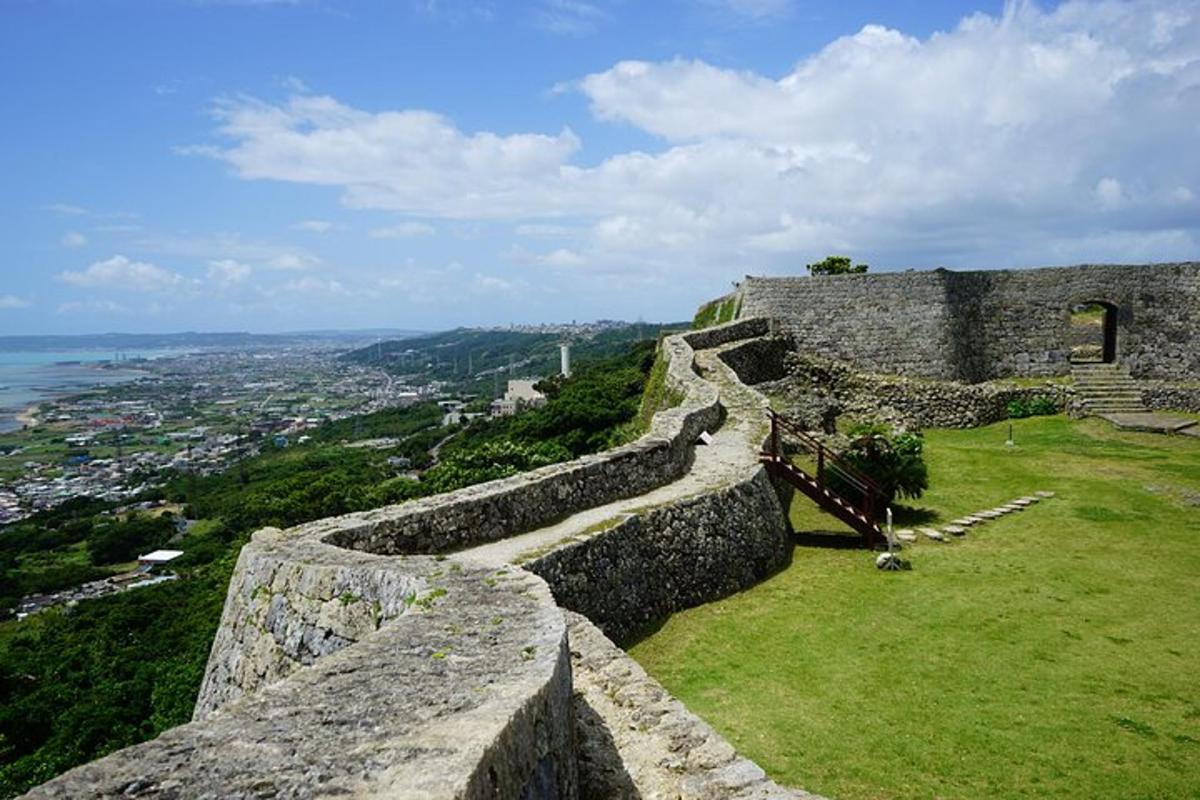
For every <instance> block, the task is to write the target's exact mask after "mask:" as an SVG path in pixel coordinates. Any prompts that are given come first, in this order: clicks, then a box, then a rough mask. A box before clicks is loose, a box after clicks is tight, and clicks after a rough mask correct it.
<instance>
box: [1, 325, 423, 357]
mask: <svg viewBox="0 0 1200 800" xmlns="http://www.w3.org/2000/svg"><path fill="white" fill-rule="evenodd" d="M426 333H427V331H414V330H404V329H397V328H369V329H364V330H347V331H340V330H325V331H290V332H286V333H248V332H245V331H229V332H219V333H201V332H196V331H182V332H180V333H99V334H83V335H62V334H55V335H46V336H0V352H15V351H42V350H90V349H96V350H161V349H172V348H187V347H250V346H270V345H274V346H278V345H288V344H313V343H317V342H322V341H328V342H330V343H341V344H346V345H353V344H361V343H362V341H363V340H366V339H380V338H387V339H401V340H402V339H405V338H409V337H413V336H421V335H424V334H426Z"/></svg>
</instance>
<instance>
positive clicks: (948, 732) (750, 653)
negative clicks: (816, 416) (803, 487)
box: [631, 417, 1200, 799]
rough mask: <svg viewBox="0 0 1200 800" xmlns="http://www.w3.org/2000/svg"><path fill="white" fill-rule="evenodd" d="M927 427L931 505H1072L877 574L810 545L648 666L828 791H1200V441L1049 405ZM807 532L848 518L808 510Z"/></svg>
mask: <svg viewBox="0 0 1200 800" xmlns="http://www.w3.org/2000/svg"><path fill="white" fill-rule="evenodd" d="M1014 424H1015V432H1016V441H1017V447H1015V448H1013V449H1007V448H1005V446H1004V440H1005V438H1006V434H1007V423H1004V424H1002V425H994V426H991V427H988V428H981V429H977V430H970V431H940V430H939V431H929V432H928V433H927V459H928V461H929V464H930V474H931V486H932V487H933V488H932V489H931V490H930V492H929V493H928V494H927V495H926V496H925V497H923V498H921V500H920V501H919V502H918V505H919V506H921V507H922V508H923V509H924V511H923V512H922V514H924V515H925V516H928V517H930V518H933V519H935V520H938V521H943V522H944V521H948V520H949V519H952V518H954V517H957V516H960V515H962V514H965V513H967V512H972V511H976V510H980V509H984V508H989V507H992V506H995V505H997V504H999V503H1001V502H1003V501H1007V500H1009V499H1011V498H1014V497H1018V496H1021V495H1025V494H1029V493H1031V492H1033V491H1035V490H1039V489H1047V490H1052V491H1055V492H1057V493H1058V496H1057V497H1056V498H1054V499H1051V500H1048V501H1045V502H1042V503H1040V504H1038V505H1036V506H1034V507H1033V508H1031V509H1029V510H1027V511H1023V512H1020V513H1017V514H1013V515H1011V516H1009V517H1007V518H1003V519H1000V520H997V521H994V522H991V523H988V524H987V525H985V526H983V527H981V528H978V529H976V530H974V531H972V532H971V533H970V534H969V535H968V536H966V537H965V538H963V539H959V540H955V541H954V542H952V543H950V544H945V545H938V544H934V543H924V542H923V543H920V544H917V545H915V546H910V547H909V548H907V549H906V550H905V551H904V553H903V555H904V557H905V558H907V559H908V560H910V561H911V562H912V565H913V569H912V570H911V571H909V572H901V573H880V572H877V571H876V570H875V569H874V568H873V566H872V565H871V555H870V554H868V553H866V552H864V551H862V550H836V549H823V548H801V549H797V550H796V552H795V555H794V559H793V563H792V565H791V566H790V567H789V568H788V569H786V570H785V571H784V572H782V573H780V574H778V575H776V576H775V577H773V578H772V579H770V580H768V581H765V582H764V583H762V584H760V585H759V586H757V587H755V588H754V589H752V590H750V591H747V592H744V593H742V594H739V595H737V596H735V597H732V598H729V599H727V600H724V601H722V602H718V603H712V604H710V605H707V606H704V607H701V608H697V609H693V610H691V611H688V612H684V613H681V614H677V615H675V616H674V617H672V618H671V619H670V620H668V621H667V623H666V624H665V625H664V626H663V627H662V628H661V629H660V630H659V631H657V632H656V633H654V634H653V635H651V636H649V637H648V638H646V639H644V640H643V641H641V642H640V643H638V644H637V645H635V646H634V647H633V648H632V651H631V652H632V654H633V656H634V657H635V658H636V659H637V660H638V661H639V662H641V663H642V664H643V665H644V666H645V667H646V669H647V670H648V671H649V672H650V673H651V674H653V675H654V676H655V677H657V678H658V679H659V680H661V681H662V682H663V683H664V684H665V685H666V686H667V688H668V689H670V690H671V691H672V692H673V693H675V694H676V695H677V696H678V697H680V698H681V699H682V700H683V701H684V702H686V703H687V704H688V706H689V707H690V708H692V709H693V710H694V711H696V712H697V713H699V714H700V715H701V716H703V717H704V718H705V719H706V720H708V721H709V722H710V723H712V724H713V725H714V726H715V727H716V728H718V729H719V730H720V731H721V732H722V733H724V734H725V735H726V736H727V737H728V738H729V739H730V741H731V742H732V743H733V744H734V745H735V746H736V747H737V748H738V749H739V750H740V751H742V752H743V753H744V754H746V755H747V756H749V757H751V758H753V759H755V760H756V761H757V762H758V763H759V764H760V765H762V766H763V767H764V768H765V769H766V770H767V772H768V773H770V774H771V776H772V777H774V778H775V779H776V780H778V781H780V782H782V783H785V784H790V785H795V786H801V787H803V788H805V789H808V790H810V791H814V792H819V793H822V794H827V795H829V796H830V797H834V798H842V799H846V798H893V797H895V798H899V797H920V798H931V797H937V798H982V797H988V798H992V797H999V798H1016V797H1023V798H1035V797H1036V798H1044V797H1071V798H1094V797H1122V798H1185V797H1186V798H1194V797H1200V681H1198V680H1197V675H1196V671H1197V668H1198V667H1200V547H1198V546H1197V545H1198V544H1200V440H1196V439H1189V438H1186V437H1172V438H1168V437H1159V436H1154V435H1149V434H1131V433H1128V434H1127V433H1119V432H1116V431H1114V430H1112V429H1110V428H1109V427H1108V426H1107V425H1106V424H1104V423H1100V422H1098V421H1091V420H1089V421H1084V422H1072V421H1069V420H1067V419H1066V418H1064V417H1041V418H1032V419H1026V420H1019V421H1017V422H1015V423H1014ZM793 512H794V515H793V516H794V520H795V522H796V523H797V526H798V529H811V528H814V527H819V528H827V529H832V528H834V525H835V524H836V523H834V524H831V518H829V517H827V516H824V515H822V514H820V513H819V512H815V511H813V510H812V509H811V508H810V504H809V503H808V502H807V501H806V500H802V501H798V502H797V504H796V505H795V507H794V509H793Z"/></svg>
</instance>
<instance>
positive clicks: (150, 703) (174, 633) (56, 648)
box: [0, 342, 654, 797]
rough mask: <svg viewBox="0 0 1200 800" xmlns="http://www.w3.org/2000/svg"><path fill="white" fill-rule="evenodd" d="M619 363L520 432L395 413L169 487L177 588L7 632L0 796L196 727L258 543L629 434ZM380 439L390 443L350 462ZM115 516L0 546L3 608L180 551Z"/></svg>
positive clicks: (133, 519)
mask: <svg viewBox="0 0 1200 800" xmlns="http://www.w3.org/2000/svg"><path fill="white" fill-rule="evenodd" d="M622 350H623V352H622V353H621V354H620V355H617V356H613V357H608V358H605V359H602V360H594V361H591V362H587V361H584V362H582V363H578V364H577V367H576V370H575V373H574V375H573V376H572V377H571V378H570V379H567V380H563V379H561V378H553V379H549V380H547V381H544V382H543V383H542V384H540V385H541V387H542V388H543V390H544V391H545V393H546V394H547V396H548V398H549V399H548V402H547V403H546V405H545V406H543V407H541V408H538V409H534V410H531V411H528V412H526V413H524V414H520V415H517V416H514V417H508V418H503V419H499V420H494V421H480V422H478V423H476V424H473V425H471V426H468V427H466V428H462V429H447V428H443V427H441V413H440V410H439V409H438V407H437V406H436V404H432V403H430V404H421V405H416V406H411V407H409V408H405V409H389V410H386V411H381V412H377V413H375V414H370V415H365V416H362V417H358V418H352V419H346V420H341V421H339V422H333V423H328V424H326V425H325V426H323V427H321V428H318V429H316V430H315V431H313V432H312V437H311V441H309V442H307V443H306V444H304V445H299V446H292V447H287V448H274V447H272V448H269V449H268V450H266V451H265V452H263V453H262V454H261V455H259V456H256V457H254V458H251V459H248V460H246V461H244V462H242V463H241V464H239V465H237V466H235V467H233V468H232V469H230V470H227V471H226V472H224V473H222V474H219V475H211V476H206V477H198V476H192V475H180V476H178V477H176V478H175V479H174V480H172V481H171V483H170V484H169V485H168V486H167V487H166V489H165V491H164V492H160V493H158V494H159V496H162V497H165V498H167V499H169V500H171V501H173V503H174V504H175V507H178V508H179V509H180V511H181V512H182V513H183V514H184V515H185V516H186V517H188V518H189V519H191V520H194V522H193V523H192V525H191V527H190V528H189V530H188V532H187V533H186V535H183V536H182V538H180V539H178V540H172V542H173V544H172V546H176V545H177V546H178V548H179V549H181V550H183V551H184V552H185V555H184V556H183V557H181V558H180V559H178V560H177V561H175V562H172V565H171V567H172V569H174V570H176V571H177V572H178V573H179V574H180V580H178V581H175V582H172V583H169V584H163V585H159V586H153V587H148V588H142V589H136V590H132V591H129V592H126V593H123V594H119V595H114V596H110V597H106V598H102V599H98V600H89V601H86V602H83V603H80V604H79V605H78V606H76V607H74V608H69V609H64V608H59V609H52V610H50V611H46V612H43V613H41V614H38V615H35V616H33V617H30V618H28V619H26V620H24V621H21V622H15V621H10V622H7V623H4V624H0V797H10V796H12V795H14V794H17V793H19V792H21V791H23V790H24V789H26V788H28V787H29V786H32V785H34V784H37V783H40V782H42V781H44V780H47V779H49V778H51V777H53V776H54V775H56V774H58V773H59V772H61V771H63V770H64V769H67V768H68V767H71V766H74V765H75V764H78V763H81V762H83V761H87V760H90V759H93V758H96V757H99V756H101V755H104V754H105V753H108V752H111V751H112V750H114V749H117V748H119V747H123V746H126V745H129V744H133V743H135V742H138V741H143V740H145V739H147V738H150V737H153V736H155V735H156V734H158V733H160V732H161V731H163V730H165V729H166V728H169V727H172V726H174V725H178V724H180V723H182V722H186V721H187V720H188V719H189V718H190V715H191V709H192V705H193V703H194V701H195V697H196V693H197V692H198V690H199V686H200V680H201V677H202V676H203V671H204V665H205V662H206V660H207V657H208V651H209V648H210V647H211V643H212V637H213V635H214V633H215V630H216V626H217V624H218V622H219V617H220V611H221V606H222V604H223V602H224V596H225V590H226V587H227V585H228V581H229V575H230V573H231V571H232V569H233V565H234V563H235V561H236V556H237V552H238V550H239V549H240V547H241V545H242V544H243V543H244V542H245V541H246V539H247V537H248V536H249V534H250V533H251V532H252V531H253V530H255V529H256V528H259V527H261V526H266V525H274V526H284V527H286V526H289V525H295V524H298V523H301V522H306V521H309V520H312V519H317V518H320V517H324V516H329V515H333V514H341V513H345V512H348V511H356V510H362V509H367V508H373V507H377V506H379V505H384V504H386V503H391V502H400V501H403V500H405V499H409V498H412V497H419V496H423V495H428V494H432V493H435V492H441V491H449V490H452V489H456V488H459V487H462V486H467V485H470V484H472V483H477V482H480V481H485V480H491V479H493V478H500V477H505V476H507V475H512V474H515V473H517V472H519V471H521V470H525V469H530V468H533V467H537V466H541V465H543V464H548V463H552V462H555V461H561V460H564V459H569V458H572V457H574V456H576V455H580V454H583V453H589V452H594V451H596V450H599V449H602V448H605V447H608V446H610V445H612V444H615V443H617V442H620V441H623V440H624V439H625V438H627V437H629V436H631V435H633V432H634V429H633V428H632V427H631V424H630V421H631V420H632V419H633V418H634V416H635V415H636V414H637V411H638V405H639V401H640V398H641V395H642V390H643V387H644V385H645V382H646V376H647V374H648V373H649V372H650V371H651V366H652V364H653V361H654V346H653V342H648V343H642V344H638V345H635V346H633V347H630V345H629V344H625V345H623V346H622ZM556 363H557V362H556ZM447 436H449V438H448V439H447V438H446V437H447ZM378 438H395V439H399V440H400V441H399V443H398V444H397V445H396V446H395V447H386V448H384V449H375V448H373V447H348V446H347V444H349V443H351V442H353V441H356V440H361V439H378ZM439 442H440V443H442V447H441V450H440V453H439V458H438V462H437V463H436V464H432V460H431V457H430V454H429V451H430V449H431V448H432V447H433V446H434V445H435V444H438V443H439ZM396 455H402V456H405V457H408V458H409V459H411V461H412V463H413V465H414V466H417V467H428V469H426V470H425V471H424V472H423V473H422V474H421V475H420V478H419V480H418V479H414V478H413V477H412V476H411V475H406V474H404V471H403V470H401V469H399V468H397V467H393V466H390V465H389V463H388V459H389V458H390V457H392V456H396ZM111 508H112V504H109V503H101V502H95V501H86V500H76V501H72V502H71V503H68V504H66V505H64V506H62V507H60V508H59V509H56V510H55V511H52V512H45V513H44V514H40V515H38V516H36V517H33V518H31V519H30V520H27V521H25V522H22V523H20V524H19V525H16V526H10V527H9V528H8V529H6V530H2V531H0V559H3V560H2V561H0V580H3V581H4V583H3V584H2V585H3V587H4V592H5V593H6V594H7V597H8V598H9V601H10V605H11V603H15V601H16V599H17V598H18V597H19V596H20V595H22V594H25V593H27V592H29V591H36V590H39V589H35V588H31V587H34V586H37V585H45V584H46V583H52V584H53V583H55V582H56V581H57V585H55V586H54V587H53V588H59V586H67V585H73V584H74V583H77V582H79V581H81V580H86V579H89V578H93V577H99V576H103V575H105V574H109V573H110V572H112V571H115V570H116V569H118V568H120V566H121V565H116V564H113V565H111V566H108V567H99V566H97V564H109V562H110V560H112V559H127V558H130V557H134V556H136V555H137V551H139V550H143V551H144V549H148V548H151V547H155V546H158V545H160V544H162V543H164V542H165V541H167V539H168V538H170V537H172V536H173V532H174V521H173V519H172V517H171V516H169V515H163V516H162V517H149V516H141V515H121V516H119V517H118V516H114V515H113V514H112V512H111ZM124 566H126V567H127V566H128V565H127V564H126V565H124ZM34 567H38V568H39V569H41V572H40V573H39V572H38V571H37V570H36V569H34ZM34 575H37V576H39V577H36V578H35V577H30V576H34ZM39 580H40V581H41V582H42V583H41V584H38V583H37V581H39Z"/></svg>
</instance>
